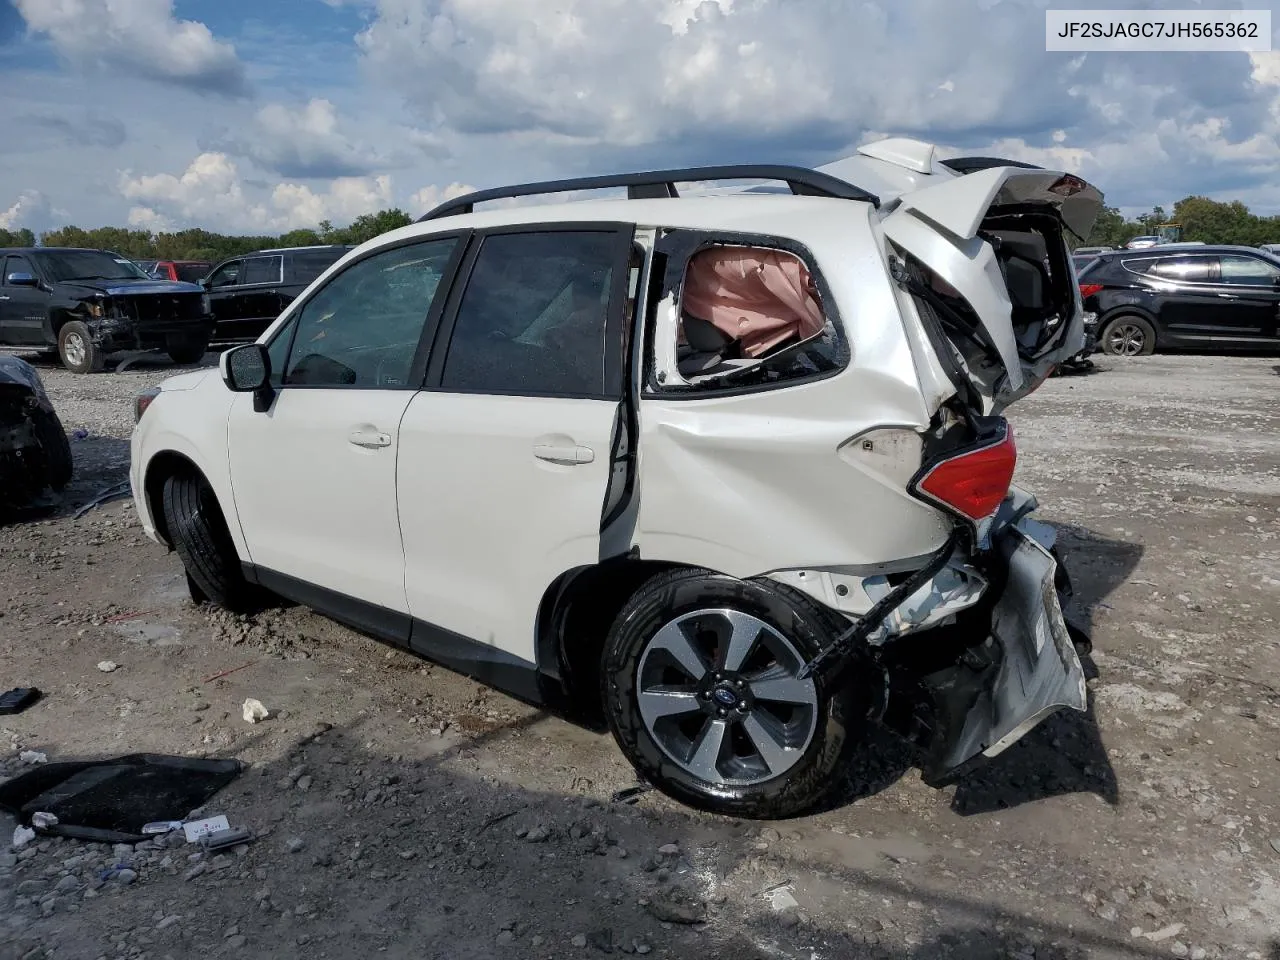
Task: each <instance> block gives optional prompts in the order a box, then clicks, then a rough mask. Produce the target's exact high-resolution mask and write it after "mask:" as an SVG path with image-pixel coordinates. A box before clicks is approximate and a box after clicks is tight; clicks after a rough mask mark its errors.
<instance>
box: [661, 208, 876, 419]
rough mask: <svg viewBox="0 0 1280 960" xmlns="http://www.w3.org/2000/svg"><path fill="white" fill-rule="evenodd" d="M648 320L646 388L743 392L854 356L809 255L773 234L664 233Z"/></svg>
mask: <svg viewBox="0 0 1280 960" xmlns="http://www.w3.org/2000/svg"><path fill="white" fill-rule="evenodd" d="M649 304H650V307H649V311H648V312H649V317H648V321H649V322H648V323H647V324H646V339H647V343H646V354H647V358H648V361H647V363H646V366H647V368H648V369H647V371H646V376H645V390H646V393H660V394H664V395H696V396H706V395H708V394H725V393H736V392H743V391H749V390H755V389H765V388H769V387H772V386H775V385H790V384H792V383H795V382H798V381H804V380H810V379H816V378H820V377H823V376H829V375H831V374H833V373H836V372H838V371H839V370H841V369H843V368H844V367H845V366H846V365H847V364H848V362H849V354H850V351H849V347H848V344H847V343H846V341H845V339H844V334H843V331H842V329H841V326H840V323H839V317H838V315H837V312H836V308H835V303H834V298H833V297H832V295H831V293H830V290H829V289H828V288H827V287H826V284H825V281H824V280H823V278H822V275H821V273H820V272H819V271H818V270H817V269H816V267H815V266H814V263H813V258H812V256H811V255H810V254H809V253H808V251H807V250H805V249H804V248H803V247H802V246H800V245H799V244H795V243H792V242H789V241H785V240H781V239H779V238H774V237H762V236H756V235H739V234H733V235H730V234H719V233H716V234H712V233H706V232H701V231H691V230H667V231H663V232H662V233H661V234H660V236H659V238H658V241H657V244H656V248H655V253H654V263H653V270H652V272H651V280H650V296H649Z"/></svg>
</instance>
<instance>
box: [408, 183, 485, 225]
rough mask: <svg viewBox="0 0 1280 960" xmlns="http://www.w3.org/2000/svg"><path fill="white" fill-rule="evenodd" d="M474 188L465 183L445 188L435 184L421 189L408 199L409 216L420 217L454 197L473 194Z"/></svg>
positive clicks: (453, 184)
mask: <svg viewBox="0 0 1280 960" xmlns="http://www.w3.org/2000/svg"><path fill="white" fill-rule="evenodd" d="M475 189H476V188H475V187H471V186H468V185H467V184H465V183H457V182H456V181H455V182H454V183H451V184H449V185H448V186H447V187H444V188H440V187H437V186H436V185H435V184H430V185H428V186H425V187H423V188H422V189H421V190H417V191H415V192H414V194H413V196H411V197H410V198H409V214H410V215H411V216H415V217H420V216H422V215H423V214H424V213H427V212H429V211H431V210H433V209H435V208H436V207H438V206H440V204H442V203H444V202H445V201H446V200H452V199H453V198H454V197H461V196H463V195H464V194H467V193H473V192H475Z"/></svg>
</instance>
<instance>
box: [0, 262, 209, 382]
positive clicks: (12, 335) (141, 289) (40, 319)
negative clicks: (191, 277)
mask: <svg viewBox="0 0 1280 960" xmlns="http://www.w3.org/2000/svg"><path fill="white" fill-rule="evenodd" d="M0 260H2V261H3V264H2V265H0V345H3V346H9V347H30V348H33V349H36V350H57V352H58V356H59V357H60V358H61V359H62V363H63V366H65V367H66V368H67V369H68V370H71V371H72V372H74V373H92V372H96V371H98V370H101V369H102V368H103V365H104V363H105V361H106V357H107V354H110V353H115V352H119V351H123V350H164V351H166V352H167V353H168V354H169V356H170V358H172V360H173V361H174V363H195V362H196V361H198V360H199V359H200V358H201V357H203V356H204V353H205V350H206V349H207V348H208V346H209V336H210V334H211V332H212V330H213V315H212V313H211V312H210V309H209V298H208V296H207V295H206V294H205V292H204V290H203V289H202V288H201V287H200V286H198V285H196V284H194V283H173V282H168V281H164V280H152V279H151V278H150V277H148V276H147V275H146V274H145V273H143V272H142V270H141V268H139V267H138V265H137V264H135V263H134V262H133V261H132V260H129V259H128V258H127V257H122V256H121V255H120V254H118V253H112V252H111V251H108V250H84V249H74V248H67V247H27V248H22V247H18V248H10V249H0Z"/></svg>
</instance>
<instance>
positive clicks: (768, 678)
mask: <svg viewBox="0 0 1280 960" xmlns="http://www.w3.org/2000/svg"><path fill="white" fill-rule="evenodd" d="M842 623H843V621H841V620H840V619H839V618H837V617H836V616H835V615H834V614H832V613H830V612H829V611H827V610H825V609H824V608H822V607H821V606H819V605H818V604H817V603H815V602H814V601H812V600H810V599H809V598H808V597H807V596H805V595H804V594H802V593H799V592H798V591H795V590H792V589H790V588H788V587H785V586H783V585H781V584H773V583H766V582H757V581H742V580H736V579H733V578H731V577H725V576H720V575H717V574H714V573H711V572H709V571H705V570H680V571H675V572H671V573H666V574H661V575H659V576H657V577H655V578H654V579H652V580H650V581H648V582H647V583H646V584H645V585H644V586H643V587H641V588H640V590H639V591H637V593H636V594H635V595H634V596H633V597H632V598H631V600H630V601H629V602H628V603H627V604H626V606H625V607H624V608H623V610H622V611H621V613H620V614H619V615H618V618H617V619H616V621H615V622H614V624H613V627H612V629H611V630H610V632H609V637H608V640H607V643H606V649H605V653H604V670H603V677H602V685H603V691H602V692H603V696H604V701H605V708H606V714H607V716H608V720H609V725H610V728H611V729H612V731H613V734H614V737H615V738H616V739H617V741H618V744H619V745H620V746H621V748H622V750H623V752H624V753H625V754H626V755H627V758H628V759H629V760H630V761H631V762H632V764H634V766H635V767H636V769H637V770H638V771H639V772H640V773H641V775H643V776H644V777H645V778H647V779H648V780H649V781H650V782H652V783H653V784H655V785H656V786H657V787H658V788H659V789H661V790H663V791H664V792H665V793H667V794H669V795H671V796H673V797H675V798H676V799H678V800H681V801H683V802H685V803H688V804H690V805H692V806H696V807H701V808H704V809H709V810H715V811H718V812H721V813H728V814H734V815H739V816H748V817H755V818H762V819H763V818H776V817H786V816H792V815H795V814H798V813H802V812H804V811H805V810H808V809H809V808H811V807H812V806H813V805H814V804H815V803H817V802H819V801H820V800H821V799H822V798H823V797H824V796H825V795H826V794H827V793H828V792H829V791H830V790H831V789H832V787H833V786H834V785H835V784H836V783H837V782H838V779H839V778H838V772H839V771H840V769H841V768H842V767H843V766H844V762H845V759H846V757H847V754H848V752H849V750H850V749H851V748H852V747H853V746H854V745H855V744H856V742H857V741H858V740H859V739H860V732H861V728H862V726H863V724H864V723H865V718H866V715H867V703H868V700H867V697H866V696H864V695H861V694H860V693H859V691H858V686H857V683H856V682H855V683H854V684H852V685H845V686H843V687H841V688H839V689H827V688H825V686H824V684H823V683H822V682H821V680H818V679H815V678H812V677H811V678H807V679H803V680H802V679H800V677H799V675H798V674H799V671H800V668H801V667H802V666H803V664H804V663H805V662H806V661H807V660H808V659H809V658H811V657H812V656H813V655H814V654H815V653H817V652H818V650H819V649H820V648H821V647H822V646H824V645H826V644H827V643H830V642H831V640H832V639H833V638H834V637H835V635H836V634H837V632H838V630H839V629H840V628H841V625H842ZM845 625H847V624H845Z"/></svg>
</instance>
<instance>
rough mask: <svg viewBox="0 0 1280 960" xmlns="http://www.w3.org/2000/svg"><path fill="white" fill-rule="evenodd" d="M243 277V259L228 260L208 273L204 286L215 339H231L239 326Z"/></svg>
mask: <svg viewBox="0 0 1280 960" xmlns="http://www.w3.org/2000/svg"><path fill="white" fill-rule="evenodd" d="M243 278H244V261H243V260H228V261H227V262H226V263H222V264H219V265H218V268H217V269H216V270H214V271H213V273H211V274H209V278H208V280H207V281H206V283H205V288H206V289H207V290H208V291H209V304H210V306H211V307H212V309H213V321H214V328H213V339H214V340H215V341H220V340H228V339H231V338H232V337H233V335H234V334H233V331H234V330H235V329H236V328H237V327H238V326H239V323H238V321H239V320H240V318H241V316H242V314H241V310H242V309H243V303H242V298H241V294H240V290H241V283H242V282H243Z"/></svg>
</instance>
